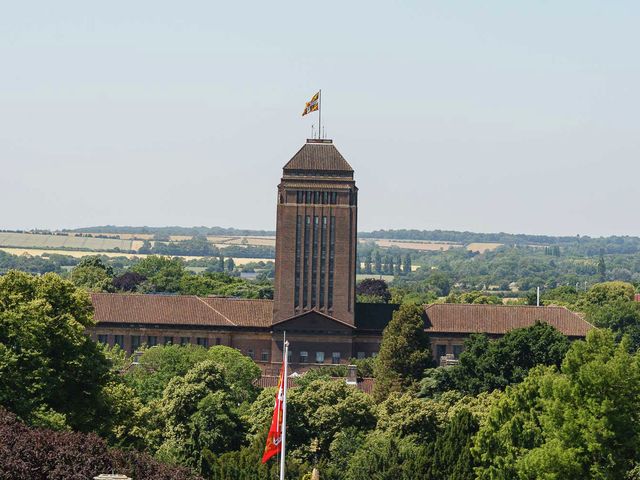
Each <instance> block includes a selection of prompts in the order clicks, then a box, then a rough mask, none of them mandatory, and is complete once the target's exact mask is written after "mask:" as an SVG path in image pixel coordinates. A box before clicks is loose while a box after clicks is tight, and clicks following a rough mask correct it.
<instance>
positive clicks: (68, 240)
mask: <svg viewBox="0 0 640 480" xmlns="http://www.w3.org/2000/svg"><path fill="white" fill-rule="evenodd" d="M0 246H2V247H24V248H42V249H56V248H75V249H79V250H113V249H115V248H119V249H120V250H137V249H138V248H140V246H142V242H138V241H134V240H122V239H117V238H95V237H80V236H75V235H46V234H36V233H12V232H0Z"/></svg>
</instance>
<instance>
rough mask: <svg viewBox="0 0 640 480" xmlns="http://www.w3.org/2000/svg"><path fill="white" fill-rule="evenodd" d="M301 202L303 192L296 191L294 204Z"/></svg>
mask: <svg viewBox="0 0 640 480" xmlns="http://www.w3.org/2000/svg"><path fill="white" fill-rule="evenodd" d="M302 201H303V192H302V190H298V191H297V192H296V203H302Z"/></svg>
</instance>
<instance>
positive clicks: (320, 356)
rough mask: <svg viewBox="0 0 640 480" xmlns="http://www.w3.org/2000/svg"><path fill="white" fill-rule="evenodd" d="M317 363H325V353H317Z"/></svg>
mask: <svg viewBox="0 0 640 480" xmlns="http://www.w3.org/2000/svg"><path fill="white" fill-rule="evenodd" d="M316 363H324V352H316Z"/></svg>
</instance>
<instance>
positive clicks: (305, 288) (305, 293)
mask: <svg viewBox="0 0 640 480" xmlns="http://www.w3.org/2000/svg"><path fill="white" fill-rule="evenodd" d="M310 227H311V217H310V216H309V215H306V216H305V220H304V262H303V264H302V278H303V281H302V306H303V307H308V306H309V242H310V241H311V235H310Z"/></svg>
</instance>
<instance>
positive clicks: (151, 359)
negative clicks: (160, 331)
mask: <svg viewBox="0 0 640 480" xmlns="http://www.w3.org/2000/svg"><path fill="white" fill-rule="evenodd" d="M207 358H208V353H207V350H206V349H205V348H203V347H200V346H197V345H191V344H188V345H184V346H182V345H164V346H156V347H153V348H147V349H145V350H143V353H142V355H141V356H140V358H139V359H138V366H137V367H136V368H132V369H129V370H128V371H127V373H126V375H125V377H124V378H125V381H126V382H127V384H128V385H130V386H131V387H133V388H134V389H135V391H136V393H137V395H138V396H139V397H140V398H141V399H142V400H143V401H144V402H145V403H147V404H148V403H149V402H151V401H152V400H158V399H160V398H161V397H162V392H163V391H164V388H165V387H166V386H167V384H168V383H169V381H170V380H171V379H173V378H174V377H180V376H184V375H185V374H186V373H187V372H188V371H189V370H190V369H191V368H193V367H194V366H195V365H196V364H198V363H200V362H203V361H205V360H207Z"/></svg>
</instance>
